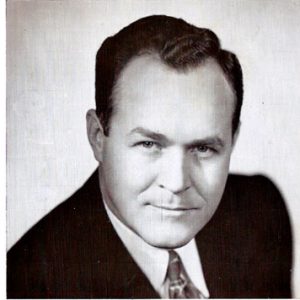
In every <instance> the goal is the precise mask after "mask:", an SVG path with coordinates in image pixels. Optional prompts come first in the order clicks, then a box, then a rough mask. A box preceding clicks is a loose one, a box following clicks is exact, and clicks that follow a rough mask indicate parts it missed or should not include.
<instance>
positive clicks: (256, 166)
mask: <svg viewBox="0 0 300 300" xmlns="http://www.w3.org/2000/svg"><path fill="white" fill-rule="evenodd" d="M151 14H167V15H171V16H176V17H181V18H183V19H185V20H186V21H188V22H190V23H192V24H195V25H197V26H199V27H207V28H210V29H212V30H213V31H215V32H216V33H217V35H218V36H219V38H220V39H221V42H222V45H223V47H224V48H226V49H229V50H232V51H233V52H235V53H236V54H237V55H238V57H239V59H240V61H241V64H242V67H243V71H244V81H245V98H244V106H243V111H242V118H241V120H242V127H241V131H240V137H239V140H238V142H237V145H236V148H235V151H234V153H233V157H232V164H231V170H232V171H234V172H239V173H243V174H253V173H261V174H264V175H267V176H268V177H269V178H271V179H272V180H273V181H274V182H275V183H276V184H277V185H278V187H279V189H280V190H281V192H282V194H283V196H284V198H285V200H286V204H287V207H288V209H289V212H290V215H291V220H292V224H293V233H294V242H295V244H294V246H295V248H294V258H295V263H294V266H295V267H294V272H293V278H294V279H293V283H294V296H295V297H297V296H298V297H300V202H299V201H300V181H299V179H300V154H299V152H300V132H299V128H300V114H299V112H300V85H299V74H300V73H299V70H300V53H299V49H300V1H298V0H295V1H291V0H290V1H287V0H282V1H278V0H277V1H276V0H248V1H231V0H225V1H224V0H219V1H215V0H208V1H201V0H200V1H199V0H197V1H196V0H195V1H193V0H185V1H180V0H178V1H175V0H173V1H171V0H162V1H151V0H146V1H141V0H132V1H131V0H127V1H124V0H119V1H117V0H115V1H84V0H82V1H76V0H72V1H33V0H32V1H12V0H10V1H8V2H7V248H9V247H11V245H12V244H13V243H14V242H16V241H17V240H18V239H19V238H20V236H21V235H22V234H23V233H24V232H26V231H27V230H28V229H29V228H30V227H31V226H32V225H33V224H34V223H35V222H37V221H38V220H39V219H40V218H41V217H42V216H43V215H44V214H46V213H47V212H48V211H49V210H51V209H52V208H53V207H55V206H56V205H57V204H58V203H60V202H61V201H63V200H64V199H65V198H66V197H68V196H69V195H70V194H71V193H72V192H73V191H74V190H75V189H77V188H78V187H79V186H80V185H82V183H83V182H84V181H85V180H86V179H87V177H88V176H89V175H90V174H91V172H92V171H93V170H94V169H95V168H96V166H97V164H96V161H95V160H94V158H93V155H92V152H91V150H90V147H89V144H88V140H87V137H86V129H85V113H86V111H87V110H88V109H89V108H91V107H94V64H95V54H96V51H97V49H98V48H99V46H100V44H101V42H102V41H103V40H104V38H106V37H107V36H109V35H112V34H114V33H116V32H117V31H119V30H120V29H121V28H123V27H124V26H126V25H128V24H129V23H130V22H132V21H134V20H136V19H138V18H141V17H143V16H146V15H151ZM257 222H259V220H257Z"/></svg>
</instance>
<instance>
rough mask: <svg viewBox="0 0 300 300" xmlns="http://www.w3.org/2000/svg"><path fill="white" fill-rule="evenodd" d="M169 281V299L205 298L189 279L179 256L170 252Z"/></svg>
mask: <svg viewBox="0 0 300 300" xmlns="http://www.w3.org/2000/svg"><path fill="white" fill-rule="evenodd" d="M167 277H168V279H169V298H173V299H174V298H199V299H202V298H205V297H204V296H203V294H202V293H201V292H200V291H199V290H198V289H197V288H196V287H195V286H194V284H193V283H192V281H191V280H190V279H189V277H188V275H187V273H186V271H185V269H184V266H183V264H182V262H181V259H180V257H179V255H178V254H177V253H176V252H175V251H173V250H170V251H169V265H168V271H167Z"/></svg>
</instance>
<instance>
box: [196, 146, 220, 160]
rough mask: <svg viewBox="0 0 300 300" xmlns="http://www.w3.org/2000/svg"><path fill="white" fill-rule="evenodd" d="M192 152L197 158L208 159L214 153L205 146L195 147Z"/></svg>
mask: <svg viewBox="0 0 300 300" xmlns="http://www.w3.org/2000/svg"><path fill="white" fill-rule="evenodd" d="M193 152H194V153H195V154H196V155H197V157H198V158H209V157H211V156H212V155H213V154H215V153H216V151H215V150H214V149H213V148H211V147H208V146H205V145H199V146H196V147H195V148H194V149H193Z"/></svg>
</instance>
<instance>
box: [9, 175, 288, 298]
mask: <svg viewBox="0 0 300 300" xmlns="http://www.w3.org/2000/svg"><path fill="white" fill-rule="evenodd" d="M196 242H197V245H198V249H199V253H200V255H201V261H202V266H203V271H204V276H205V279H206V282H207V286H208V290H209V292H210V295H211V297H212V298H217V297H223V298H227V297H232V298H235V297H239V298H246V297H262V298H263V297H290V274H291V273H290V271H291V232H290V224H289V218H288V215H287V211H286V208H285V206H284V203H283V200H282V198H281V196H280V194H279V192H278V191H277V189H276V188H275V187H274V185H273V184H272V183H271V182H270V181H269V180H267V179H266V178H264V177H262V176H252V177H247V176H238V175H230V176H229V177H228V181H227V185H226V188H225V192H224V196H223V198H222V201H221V204H220V206H219V208H218V210H217V212H216V213H215V215H214V216H213V218H212V220H211V221H210V222H209V223H208V224H207V225H206V226H205V227H204V228H203V229H202V230H201V231H200V233H199V234H198V235H197V236H196ZM7 295H8V297H9V298H158V297H159V296H158V295H157V294H156V293H155V291H154V290H153V288H152V287H151V285H150V283H149V282H148V280H147V278H145V276H144V275H143V273H142V272H141V270H140V269H139V268H138V267H137V265H136V264H135V263H134V261H133V259H132V258H131V256H130V255H129V253H128V252H127V250H126V249H125V247H124V246H123V244H122V242H121V241H120V239H119V238H118V236H117V234H116V233H115V231H114V229H113V227H112V225H111V223H110V221H109V219H108V217H107V215H106V212H105V209H104V206H103V203H102V200H101V193H100V190H99V183H98V175H97V173H96V172H95V173H94V174H93V175H92V176H91V177H90V179H89V180H88V181H87V182H86V183H85V184H84V186H83V187H82V188H81V189H79V190H78V191H77V192H76V193H75V194H74V195H73V196H71V197H70V198H69V199H68V200H67V201H65V202H64V203H62V204H60V205H59V206H58V207H56V208H55V209H54V210H53V211H52V212H50V213H49V214H48V215H47V216H46V217H44V218H43V219H42V220H41V221H40V222H38V224H37V225H35V226H34V227H33V228H32V229H31V230H29V232H27V234H25V236H23V238H21V240H20V241H19V242H18V243H17V244H16V245H15V246H13V247H12V249H11V250H10V251H9V252H8V256H7Z"/></svg>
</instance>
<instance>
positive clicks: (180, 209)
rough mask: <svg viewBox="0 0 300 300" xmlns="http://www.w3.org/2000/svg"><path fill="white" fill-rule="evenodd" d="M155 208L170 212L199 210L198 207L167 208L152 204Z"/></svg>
mask: <svg viewBox="0 0 300 300" xmlns="http://www.w3.org/2000/svg"><path fill="white" fill-rule="evenodd" d="M150 205H151V206H153V207H154V208H157V209H161V210H169V211H174V212H175V211H178V212H180V211H182V212H184V211H190V210H197V209H199V208H198V207H185V206H166V205H155V204H150Z"/></svg>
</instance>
